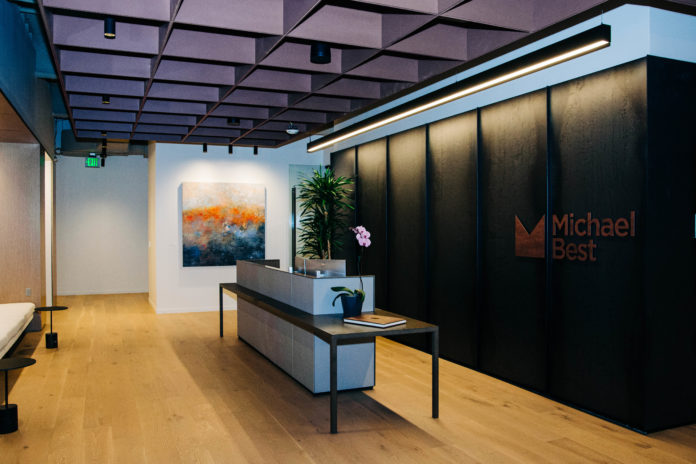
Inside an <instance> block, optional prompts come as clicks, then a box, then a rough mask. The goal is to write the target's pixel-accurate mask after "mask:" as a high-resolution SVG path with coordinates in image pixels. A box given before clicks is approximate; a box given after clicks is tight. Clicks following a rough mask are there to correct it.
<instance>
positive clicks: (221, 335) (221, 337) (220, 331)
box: [220, 285, 222, 338]
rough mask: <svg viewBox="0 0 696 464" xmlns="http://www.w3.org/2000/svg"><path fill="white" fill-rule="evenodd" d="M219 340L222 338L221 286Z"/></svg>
mask: <svg viewBox="0 0 696 464" xmlns="http://www.w3.org/2000/svg"><path fill="white" fill-rule="evenodd" d="M220 338H222V285H221V286H220Z"/></svg>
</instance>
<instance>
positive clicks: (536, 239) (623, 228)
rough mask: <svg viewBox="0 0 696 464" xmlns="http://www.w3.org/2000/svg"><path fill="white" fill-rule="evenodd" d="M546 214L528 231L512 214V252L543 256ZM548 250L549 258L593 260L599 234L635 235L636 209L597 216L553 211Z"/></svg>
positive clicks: (520, 254) (516, 254)
mask: <svg viewBox="0 0 696 464" xmlns="http://www.w3.org/2000/svg"><path fill="white" fill-rule="evenodd" d="M545 227H546V215H544V216H542V217H541V220H540V221H539V222H538V223H537V225H536V226H534V229H532V231H531V232H529V231H528V230H527V228H526V227H525V226H524V224H522V221H520V218H518V217H517V215H515V256H519V257H523V258H544V257H545V256H546V252H545V246H544V245H545V241H544V228H545ZM551 235H552V241H551V250H552V258H553V259H567V260H569V261H597V254H598V253H597V242H596V241H595V239H596V238H600V237H622V238H623V237H635V236H636V212H635V211H631V212H630V213H629V215H628V217H620V218H616V219H614V218H597V217H594V216H593V215H592V213H591V212H588V213H587V214H586V215H582V216H575V215H574V214H573V213H570V214H564V215H562V216H559V215H557V214H554V215H553V220H552V231H551Z"/></svg>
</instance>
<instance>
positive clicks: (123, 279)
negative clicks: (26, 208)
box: [55, 156, 148, 295]
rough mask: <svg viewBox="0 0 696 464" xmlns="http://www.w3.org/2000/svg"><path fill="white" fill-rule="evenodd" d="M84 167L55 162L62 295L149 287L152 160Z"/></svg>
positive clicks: (117, 159) (73, 161)
mask: <svg viewBox="0 0 696 464" xmlns="http://www.w3.org/2000/svg"><path fill="white" fill-rule="evenodd" d="M84 166H85V160H84V158H75V157H68V156H61V157H60V160H59V161H58V163H56V165H55V171H56V218H55V221H56V261H57V263H56V264H57V272H56V274H57V276H56V279H57V284H56V286H57V292H58V295H76V294H100V293H131V292H147V291H148V280H147V277H148V276H147V160H146V159H144V158H142V157H140V156H128V157H122V156H113V157H109V158H107V160H106V167H104V168H99V169H90V168H85V167H84Z"/></svg>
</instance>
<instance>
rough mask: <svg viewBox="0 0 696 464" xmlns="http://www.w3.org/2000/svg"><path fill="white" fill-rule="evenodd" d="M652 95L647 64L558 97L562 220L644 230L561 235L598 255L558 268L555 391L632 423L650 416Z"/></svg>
mask: <svg viewBox="0 0 696 464" xmlns="http://www.w3.org/2000/svg"><path fill="white" fill-rule="evenodd" d="M646 97H647V91H646V66H645V62H644V61H640V62H634V63H630V64H628V65H624V66H620V67H617V68H613V69H611V70H607V71H603V72H601V73H597V74H594V75H590V76H586V77H583V78H580V79H575V80H573V81H571V82H569V83H566V84H562V85H558V86H555V87H553V88H552V90H551V97H550V98H551V106H550V107H551V127H552V140H553V145H552V148H551V165H552V175H551V191H552V205H553V213H554V214H555V215H556V216H557V217H558V218H559V220H562V219H563V215H565V214H568V215H569V214H571V213H572V214H573V215H574V218H575V220H576V221H577V220H579V219H583V218H584V219H585V220H586V221H587V220H588V219H590V218H589V217H588V215H589V214H591V218H595V219H599V220H600V222H602V224H604V223H606V224H608V222H605V220H607V219H609V220H612V221H617V220H618V219H619V218H625V219H626V220H627V221H630V219H631V211H635V231H636V232H635V234H634V235H635V236H631V235H632V234H630V233H629V235H628V236H626V237H619V236H616V234H615V235H614V236H613V237H611V236H609V237H598V236H597V234H596V232H597V227H595V226H591V229H592V235H591V236H587V235H585V236H578V235H577V233H576V234H575V235H574V236H570V235H569V233H570V231H569V233H568V234H563V233H561V231H559V232H558V233H557V234H555V235H554V241H556V240H563V241H564V244H565V245H567V246H569V245H568V244H576V245H582V244H585V245H588V246H589V247H592V252H593V253H592V256H593V257H594V260H593V259H592V256H590V255H589V253H588V256H587V259H586V260H584V261H581V260H579V259H574V260H570V259H568V258H567V257H566V259H554V260H553V262H552V269H553V271H552V283H553V289H554V292H553V300H552V301H553V303H552V308H553V311H552V318H551V324H552V326H551V330H550V334H551V336H552V344H551V347H552V348H551V368H550V373H549V374H550V391H551V393H552V394H553V395H556V396H558V397H559V398H561V399H563V400H565V401H568V402H571V403H573V404H576V405H578V406H581V407H585V408H588V409H592V410H595V411H599V412H600V414H602V415H605V416H607V417H609V418H612V419H615V420H617V421H620V422H624V423H628V424H631V425H637V424H640V422H641V415H642V411H641V410H642V408H641V407H640V403H641V401H640V399H641V397H642V391H641V384H642V381H641V380H642V379H641V364H640V359H641V356H642V352H641V350H642V343H641V339H642V335H643V332H642V331H643V330H644V325H643V322H644V321H643V316H642V315H643V311H644V293H643V280H642V276H643V270H644V263H643V256H642V249H643V246H644V243H645V236H644V233H643V232H642V230H643V227H642V225H643V224H644V221H645V217H644V211H645V210H644V201H645V196H644V186H645V159H646V155H647V153H646V152H647V150H646V148H647V145H646V133H647V126H646V115H647V108H646ZM568 219H569V220H570V216H568ZM586 228H587V227H586V224H581V225H580V227H579V228H576V229H577V230H579V231H580V232H585V231H586ZM631 229H633V227H631ZM577 230H576V232H577ZM606 231H607V233H608V232H609V228H608V227H607V229H606ZM600 232H601V229H600ZM620 232H621V233H622V234H623V233H625V231H624V230H623V229H622V230H621V231H620ZM590 240H591V241H592V242H590ZM561 249H562V247H560V246H559V247H558V250H559V251H558V255H559V256H561V251H560V250H561ZM587 251H589V249H588V250H587Z"/></svg>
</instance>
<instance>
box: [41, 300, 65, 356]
mask: <svg viewBox="0 0 696 464" xmlns="http://www.w3.org/2000/svg"><path fill="white" fill-rule="evenodd" d="M65 309H68V307H67V306H40V307H38V308H36V310H37V311H50V313H51V331H50V332H49V333H47V334H46V348H58V333H54V332H53V311H63V310H65Z"/></svg>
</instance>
